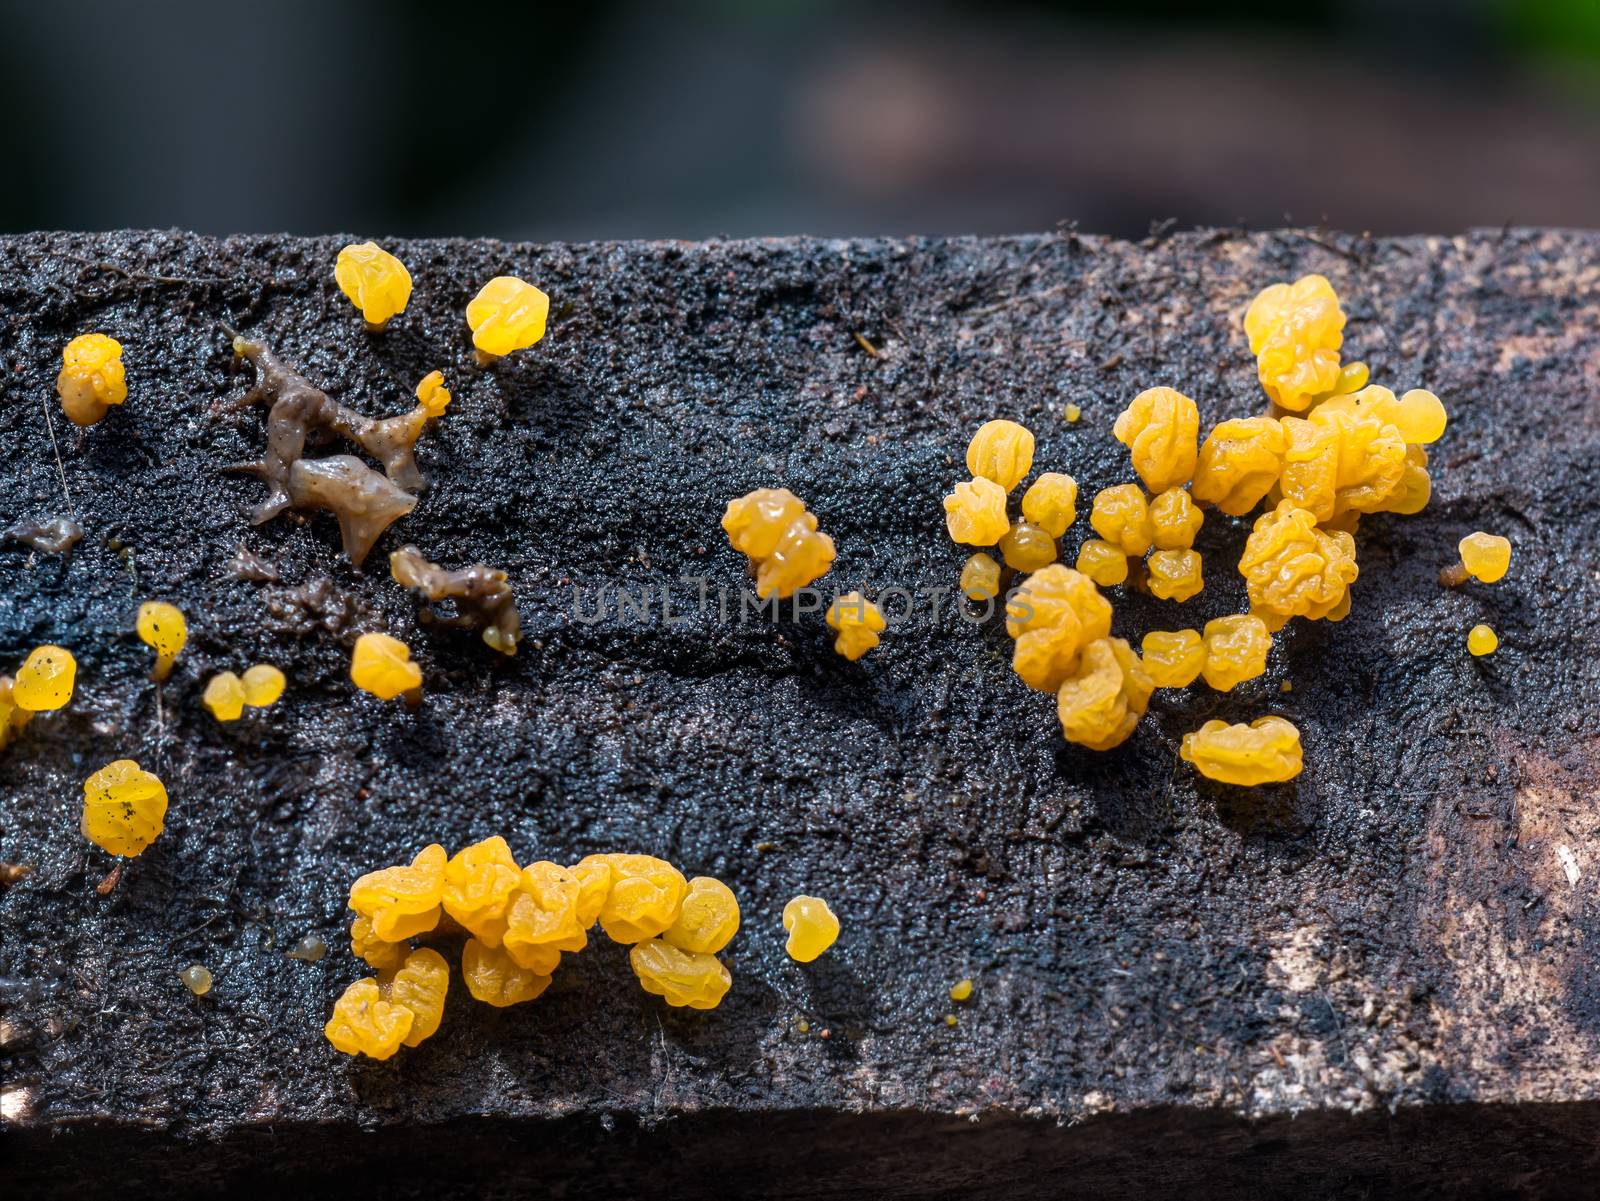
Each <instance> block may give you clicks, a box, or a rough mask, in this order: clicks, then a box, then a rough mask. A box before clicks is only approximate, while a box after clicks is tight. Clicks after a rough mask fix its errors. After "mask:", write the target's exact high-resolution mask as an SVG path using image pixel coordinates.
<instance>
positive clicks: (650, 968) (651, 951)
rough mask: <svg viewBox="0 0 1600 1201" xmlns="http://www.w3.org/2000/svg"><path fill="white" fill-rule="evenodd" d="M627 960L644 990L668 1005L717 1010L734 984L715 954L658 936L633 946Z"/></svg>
mask: <svg viewBox="0 0 1600 1201" xmlns="http://www.w3.org/2000/svg"><path fill="white" fill-rule="evenodd" d="M628 962H629V963H630V964H631V965H632V966H633V974H634V975H635V976H637V977H639V983H640V984H641V985H643V986H644V990H645V992H647V993H651V994H652V995H654V996H658V997H660V998H661V999H662V1000H664V1001H666V1003H667V1004H668V1005H674V1006H680V1007H681V1006H687V1007H688V1008H690V1009H715V1008H716V1007H717V1006H718V1005H719V1004H721V1003H722V998H723V997H724V996H725V995H726V994H727V991H728V988H729V987H730V986H731V985H732V984H733V977H732V976H731V975H729V974H728V969H727V968H726V967H724V966H723V965H722V963H721V961H719V960H718V959H717V957H716V956H715V955H707V954H704V953H703V952H697V951H685V950H683V949H682V948H680V947H675V946H673V945H671V944H670V943H667V942H663V941H662V940H661V939H659V938H652V939H648V940H646V941H645V942H641V943H639V944H638V945H636V946H634V947H633V948H631V949H630V950H629V951H628Z"/></svg>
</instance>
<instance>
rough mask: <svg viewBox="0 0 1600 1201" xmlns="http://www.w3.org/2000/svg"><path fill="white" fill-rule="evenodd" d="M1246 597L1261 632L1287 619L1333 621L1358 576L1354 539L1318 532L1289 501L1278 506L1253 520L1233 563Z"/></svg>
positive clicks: (1336, 532)
mask: <svg viewBox="0 0 1600 1201" xmlns="http://www.w3.org/2000/svg"><path fill="white" fill-rule="evenodd" d="M1239 574H1240V575H1242V576H1244V579H1245V589H1246V591H1247V592H1248V593H1249V595H1250V611H1251V612H1252V613H1254V614H1255V615H1256V616H1257V617H1259V618H1261V620H1262V621H1264V622H1265V623H1266V627H1267V629H1268V630H1269V631H1270V630H1277V629H1281V628H1282V627H1283V625H1284V623H1285V622H1287V621H1288V620H1289V619H1290V618H1291V617H1304V618H1306V619H1308V620H1310V621H1316V620H1318V619H1320V618H1324V617H1326V618H1329V619H1330V620H1338V619H1339V618H1340V617H1343V616H1344V614H1345V613H1346V612H1348V603H1347V602H1348V597H1349V589H1350V585H1351V584H1353V583H1355V580H1356V576H1357V575H1358V574H1360V572H1359V569H1358V568H1357V566H1356V544H1355V539H1354V538H1352V537H1351V536H1350V535H1349V534H1347V533H1345V532H1344V531H1343V530H1331V531H1329V530H1323V529H1319V528H1318V526H1317V520H1316V518H1315V517H1313V516H1312V515H1311V514H1310V513H1309V512H1307V511H1306V510H1305V509H1300V508H1296V507H1295V505H1294V504H1293V502H1291V501H1288V500H1284V501H1280V502H1279V504H1278V507H1277V508H1276V509H1274V510H1273V511H1272V512H1270V513H1263V514H1262V515H1261V516H1260V517H1258V518H1256V523H1255V528H1254V529H1253V530H1251V532H1250V537H1249V538H1248V539H1246V540H1245V544H1244V554H1243V555H1242V556H1241V557H1240V559H1239Z"/></svg>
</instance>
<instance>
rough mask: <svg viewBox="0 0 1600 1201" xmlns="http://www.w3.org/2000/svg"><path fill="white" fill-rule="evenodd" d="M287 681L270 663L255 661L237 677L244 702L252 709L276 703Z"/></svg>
mask: <svg viewBox="0 0 1600 1201" xmlns="http://www.w3.org/2000/svg"><path fill="white" fill-rule="evenodd" d="M288 683H289V681H288V680H286V679H285V678H284V675H283V672H281V671H279V670H278V669H277V668H276V667H274V666H272V664H270V663H257V664H256V665H255V666H254V667H252V668H250V669H249V670H247V671H246V672H245V673H244V675H242V676H240V677H239V686H240V688H241V689H243V691H244V703H245V704H247V705H249V706H250V707H251V708H252V709H265V708H267V707H268V706H271V705H275V704H277V703H278V698H279V697H281V696H282V695H283V690H284V688H285V687H286V686H287V685H288Z"/></svg>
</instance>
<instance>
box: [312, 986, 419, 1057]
mask: <svg viewBox="0 0 1600 1201" xmlns="http://www.w3.org/2000/svg"><path fill="white" fill-rule="evenodd" d="M414 1021H416V1015H415V1014H413V1013H412V1012H411V1010H409V1009H407V1008H406V1007H405V1006H404V1005H396V1004H393V1003H391V1002H389V1001H385V1000H384V999H383V991H382V989H380V988H379V987H378V982H377V981H376V980H374V979H372V978H371V977H370V976H369V977H368V978H366V979H365V980H357V981H356V982H355V983H354V984H352V985H350V987H349V988H347V989H345V990H344V993H343V995H341V996H340V997H339V999H338V1001H336V1002H334V1006H333V1016H332V1017H331V1018H329V1019H328V1024H327V1025H326V1026H324V1027H323V1028H322V1032H323V1034H325V1035H327V1038H328V1041H329V1042H330V1043H332V1044H333V1045H334V1048H335V1049H336V1050H339V1051H343V1052H344V1053H345V1054H346V1055H356V1054H361V1055H370V1056H371V1057H372V1058H373V1059H388V1058H389V1057H390V1056H391V1055H393V1054H394V1053H395V1052H396V1051H398V1050H399V1049H400V1044H401V1043H403V1042H404V1041H405V1039H406V1036H407V1035H408V1034H410V1033H411V1025H412V1023H413V1022H414Z"/></svg>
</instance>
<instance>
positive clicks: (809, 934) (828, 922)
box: [783, 895, 839, 963]
mask: <svg viewBox="0 0 1600 1201" xmlns="http://www.w3.org/2000/svg"><path fill="white" fill-rule="evenodd" d="M783 928H784V929H785V930H787V931H788V932H789V941H788V942H787V943H785V944H784V948H783V949H784V950H785V951H786V952H788V955H789V958H790V959H793V960H794V961H795V962H796V963H810V962H811V961H812V960H813V959H815V958H816V957H817V956H818V955H820V954H822V953H823V952H824V951H826V950H827V949H828V948H829V947H831V946H832V945H833V944H834V941H835V940H836V939H837V938H838V937H839V919H838V918H837V917H835V916H834V915H833V910H832V909H829V908H828V902H826V901H824V900H823V899H822V898H821V897H808V896H804V895H801V896H798V897H795V898H794V899H793V900H792V901H790V902H789V903H788V904H787V905H785V906H784V907H783Z"/></svg>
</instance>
